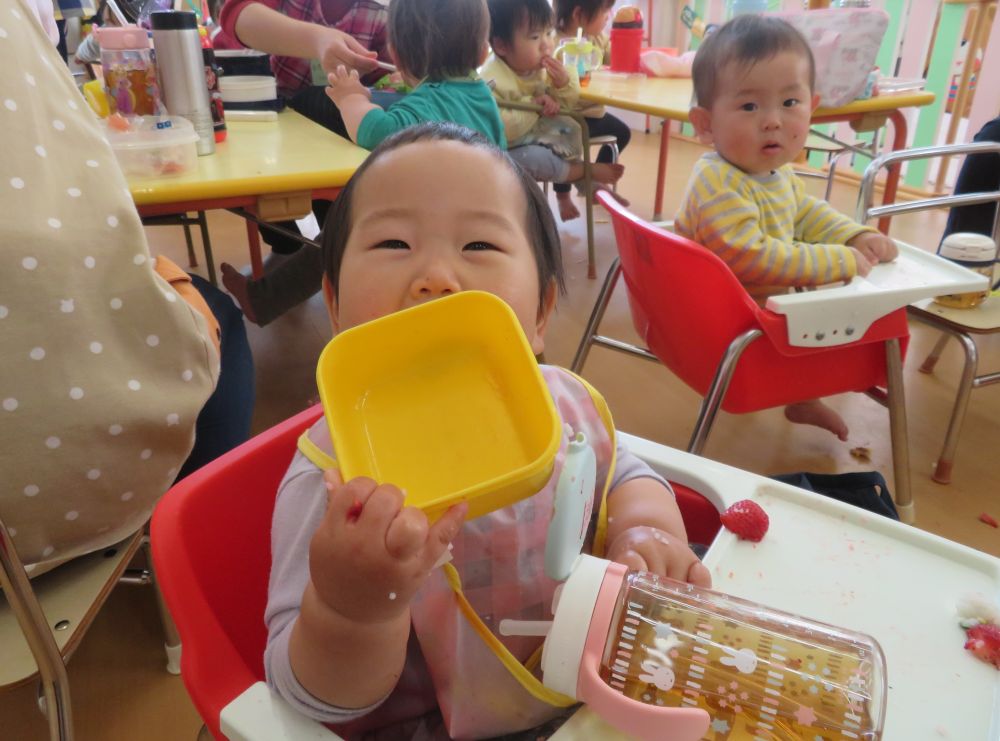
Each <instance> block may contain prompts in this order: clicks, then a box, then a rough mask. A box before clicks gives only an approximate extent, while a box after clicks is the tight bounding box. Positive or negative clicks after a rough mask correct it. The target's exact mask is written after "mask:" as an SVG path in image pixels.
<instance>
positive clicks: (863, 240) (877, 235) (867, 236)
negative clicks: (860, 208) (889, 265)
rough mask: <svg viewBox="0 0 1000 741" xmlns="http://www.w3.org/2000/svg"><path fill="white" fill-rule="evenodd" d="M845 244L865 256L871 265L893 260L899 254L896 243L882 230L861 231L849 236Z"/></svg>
mask: <svg viewBox="0 0 1000 741" xmlns="http://www.w3.org/2000/svg"><path fill="white" fill-rule="evenodd" d="M847 246H848V247H853V248H854V249H856V250H857V251H858V252H860V253H861V254H862V255H864V256H865V257H867V258H868V261H869V262H871V263H872V264H873V265H875V264H878V263H880V262H890V261H891V260H895V259H896V256H897V255H898V254H899V248H898V247H896V243H895V242H894V241H893V240H892V239H890V238H889V237H887V236H885V235H884V234H882V232H861V234H856V235H854V236H853V237H851V238H850V239H849V240H848V241H847Z"/></svg>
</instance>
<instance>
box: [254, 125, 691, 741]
mask: <svg viewBox="0 0 1000 741" xmlns="http://www.w3.org/2000/svg"><path fill="white" fill-rule="evenodd" d="M429 174H432V176H429ZM334 208H335V209H337V214H336V215H335V217H333V218H331V219H330V220H329V221H328V224H329V225H336V228H328V229H327V230H326V232H325V233H324V236H323V250H324V265H325V271H326V275H325V279H324V296H325V298H326V301H327V305H328V308H329V311H330V316H331V320H332V322H333V325H334V328H335V330H340V329H346V328H349V327H352V326H355V325H357V324H360V323H363V322H365V321H368V320H370V319H374V318H377V317H380V316H385V315H387V314H390V313H392V312H395V311H398V310H401V309H403V308H406V307H409V306H412V305H414V304H417V303H420V302H423V301H430V300H433V299H435V298H439V297H441V296H444V295H448V294H450V293H454V292H457V291H462V290H469V289H476V290H484V291H488V292H490V293H493V294H495V295H497V296H499V297H500V298H502V299H504V300H505V301H506V302H507V303H508V304H509V305H510V307H511V308H512V309H513V310H514V313H515V315H516V316H517V317H518V320H519V322H520V324H521V326H522V328H523V330H524V332H525V334H526V336H527V338H528V340H529V343H530V344H531V346H532V348H533V349H534V351H535V352H536V353H540V352H541V351H542V350H543V344H544V336H545V330H546V326H547V323H548V319H549V316H550V314H551V312H552V309H553V307H554V304H555V299H556V293H557V291H558V289H559V287H560V286H561V284H562V266H561V263H560V260H559V254H560V252H559V242H558V236H557V234H556V230H555V226H554V223H553V220H552V216H551V214H550V212H549V210H548V207H547V205H546V203H545V200H544V198H543V197H542V195H541V193H540V191H539V190H538V187H537V186H536V185H535V184H534V182H532V181H531V180H530V179H529V178H528V177H527V176H526V175H525V174H524V173H523V172H522V171H520V170H519V169H518V168H516V167H515V166H514V165H513V164H512V162H511V161H510V160H509V159H508V158H507V156H506V155H505V154H504V153H503V152H502V151H501V150H499V149H497V148H496V147H495V146H493V145H492V144H490V143H488V142H487V141H486V140H485V139H483V138H482V137H481V136H480V135H478V134H475V133H473V132H471V131H469V130H467V129H463V128H461V127H458V126H455V125H453V124H445V123H434V124H425V125H422V126H418V127H414V128H412V129H408V130H406V131H403V132H401V133H399V134H397V135H395V136H393V137H392V138H390V139H388V140H386V142H385V143H384V144H382V145H380V146H379V148H377V149H376V150H375V151H374V152H373V153H372V156H371V157H370V158H369V159H368V160H367V161H366V162H365V164H364V165H363V166H362V167H361V168H359V170H358V172H357V173H356V174H355V176H354V177H353V178H352V180H351V181H350V183H349V184H348V186H347V187H346V188H345V190H344V192H343V193H342V194H341V196H340V198H339V199H338V200H337V203H336V204H335V206H334ZM543 375H544V378H545V380H546V383H547V385H548V387H549V390H550V392H551V393H552V396H553V399H554V401H555V404H556V408H557V410H558V412H559V415H560V417H561V419H562V422H563V423H564V427H565V432H564V435H563V440H562V445H561V447H560V452H559V454H558V456H557V459H556V464H555V467H554V468H555V470H554V471H553V475H552V479H551V480H550V482H549V484H547V485H546V486H545V487H544V488H543V489H542V490H541V491H540V492H539V493H537V494H536V495H534V496H532V497H529V498H527V499H524V500H521V501H520V502H517V503H516V504H514V505H511V506H509V507H505V508H503V509H501V510H497V511H495V512H492V513H490V514H488V515H485V516H482V517H478V518H476V519H474V520H470V521H468V522H463V520H464V516H465V505H464V504H463V505H457V506H456V507H453V508H452V509H450V510H449V511H448V512H447V513H445V514H444V515H443V516H442V517H441V518H440V519H439V520H437V521H436V522H435V523H434V524H433V525H431V524H429V523H428V521H427V518H426V517H425V516H424V514H423V513H422V512H421V511H419V510H417V509H414V508H412V507H404V506H403V505H402V503H403V493H402V492H401V491H400V490H399V489H398V488H397V487H395V486H393V485H392V484H391V483H382V484H376V482H374V481H372V480H370V479H364V478H360V479H354V480H351V481H347V482H343V481H341V479H340V477H339V474H338V473H337V471H336V468H334V467H333V466H334V465H335V462H334V461H333V460H332V458H331V457H330V455H331V453H332V451H331V446H330V442H329V441H330V435H329V431H328V430H327V428H326V423H325V421H322V420H321V421H319V422H317V424H316V425H315V426H314V427H313V428H312V429H311V430H310V431H309V432H308V433H307V434H306V435H305V436H304V439H303V441H301V442H300V451H301V452H300V453H299V454H297V455H296V457H295V459H294V460H293V461H292V464H291V466H290V468H289V470H288V473H287V474H286V476H285V479H284V481H283V482H282V486H281V490H280V491H279V494H278V499H277V503H276V507H275V513H274V520H273V525H272V572H271V581H270V589H269V595H268V606H267V611H266V614H265V620H266V622H267V626H268V644H267V649H266V653H265V668H266V670H267V675H268V681H269V683H270V684H271V686H272V688H274V689H275V690H277V691H278V692H279V693H280V694H282V695H283V696H284V697H285V698H286V699H287V700H289V702H291V703H292V704H293V705H294V706H295V707H297V708H298V709H299V710H301V711H302V712H304V713H307V714H308V715H310V716H311V717H313V718H315V719H317V720H320V721H322V722H326V723H331V724H334V725H335V727H336V729H337V730H338V732H340V733H343V734H347V735H349V736H351V735H355V734H365V737H369V736H370V734H374V735H375V736H376V737H378V736H384V737H386V738H393V739H398V738H410V737H413V736H415V735H419V736H420V737H422V738H437V737H446V736H450V737H460V738H486V737H492V736H497V735H501V734H508V733H514V732H517V731H521V730H527V729H531V728H535V727H538V726H540V725H543V724H545V723H547V722H550V721H552V720H553V719H554V718H558V717H559V716H563V715H565V714H566V713H567V712H568V711H567V709H566V705H567V704H569V703H570V701H569V700H568V699H567V698H564V697H562V696H560V695H556V694H555V693H551V692H546V691H545V690H544V688H541V687H540V685H539V684H538V682H537V679H536V678H535V677H534V676H533V675H532V673H531V669H530V668H529V669H525V668H524V666H523V664H524V662H528V665H529V667H530V666H531V663H532V662H531V661H530V659H531V657H532V655H533V654H536V653H537V651H538V648H539V646H540V644H541V639H540V638H531V637H521V636H517V637H502V636H497V635H496V631H497V627H498V625H499V622H500V620H501V619H504V618H510V619H515V620H516V619H522V620H540V619H546V618H548V617H551V610H552V596H553V592H554V589H555V587H556V582H554V581H553V580H551V579H549V578H548V577H546V576H545V574H544V551H545V536H546V533H547V528H548V523H549V521H550V520H551V518H552V497H553V491H554V488H555V483H556V481H557V480H558V478H559V473H560V471H561V469H562V466H563V464H564V462H565V456H566V450H567V444H568V441H569V439H570V437H572V436H575V435H577V434H578V433H583V434H584V435H585V436H586V438H587V440H588V441H590V443H591V445H592V447H593V450H594V452H595V454H596V456H597V482H598V485H597V487H596V489H597V491H595V492H594V507H593V510H594V513H595V515H594V517H593V518H592V519H591V523H590V532H589V533H588V538H587V542H586V545H585V547H586V548H587V550H589V551H594V550H597V551H600V550H602V543H601V541H602V540H603V541H604V543H606V548H604V549H603V550H604V551H605V553H606V555H607V557H608V558H611V559H613V560H616V561H620V562H622V563H625V564H627V565H629V566H632V567H635V568H643V569H646V570H649V571H653V572H656V573H660V574H665V575H669V576H672V577H675V578H679V579H686V580H688V581H691V582H692V583H696V584H701V585H708V584H709V582H710V577H709V573H708V571H707V569H705V567H704V566H702V565H701V563H700V562H699V561H698V559H697V558H696V557H695V555H694V554H693V553H692V552H691V551H690V549H689V548H688V547H687V541H686V535H685V531H684V525H683V523H682V521H681V517H680V513H679V511H678V508H677V504H676V502H675V500H674V497H673V496H672V493H671V491H670V489H669V486H668V485H667V484H666V482H665V481H663V479H662V478H660V477H659V476H657V475H656V474H655V473H654V472H653V471H652V470H651V469H649V468H648V467H647V466H646V465H645V464H644V463H642V462H641V461H639V460H638V459H637V458H636V457H635V456H633V455H631V454H630V453H628V451H626V450H624V449H623V448H622V447H621V446H620V445H618V444H617V443H616V440H615V436H614V426H613V424H612V422H611V418H610V415H609V414H608V412H607V409H606V407H605V405H604V402H603V400H602V399H601V398H600V396H598V395H597V394H596V392H593V390H592V389H590V387H589V386H588V385H587V384H586V383H585V382H583V381H582V380H581V379H578V378H577V377H575V376H573V375H572V374H570V373H568V372H566V371H563V370H561V369H558V368H551V367H544V368H543ZM415 433H416V434H419V431H415ZM427 465H434V461H428V462H427ZM324 469H325V470H324ZM605 489H607V492H608V493H607V499H606V505H605V503H604V502H603V497H602V494H603V492H604V490H605ZM602 505H605V506H602ZM602 511H603V513H604V514H603V516H601V515H598V513H600V512H602ZM602 523H603V525H605V526H606V531H605V528H604V527H601V525H602ZM449 547H450V549H451V563H450V564H448V565H447V567H446V569H439V568H436V565H437V564H438V562H439V561H440V560H441V559H442V556H444V554H445V552H446V551H447V550H449ZM459 584H461V587H459ZM456 592H458V594H456Z"/></svg>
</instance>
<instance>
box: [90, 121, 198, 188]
mask: <svg viewBox="0 0 1000 741" xmlns="http://www.w3.org/2000/svg"><path fill="white" fill-rule="evenodd" d="M107 136H108V141H109V142H110V144H111V149H112V150H113V151H114V153H115V157H116V158H117V159H118V164H119V165H121V168H122V171H123V172H124V173H125V174H126V175H127V176H131V177H136V178H158V177H169V176H176V175H183V174H184V173H186V172H189V171H190V170H193V169H194V168H195V166H196V164H197V162H198V147H197V144H198V134H197V133H196V132H195V130H194V126H192V125H191V122H190V121H188V120H187V119H184V118H181V117H180V116H170V117H164V118H157V117H152V116H151V117H147V118H134V119H132V120H130V121H129V122H128V128H127V129H124V130H123V129H121V128H116V127H114V126H111V125H109V126H108V127H107Z"/></svg>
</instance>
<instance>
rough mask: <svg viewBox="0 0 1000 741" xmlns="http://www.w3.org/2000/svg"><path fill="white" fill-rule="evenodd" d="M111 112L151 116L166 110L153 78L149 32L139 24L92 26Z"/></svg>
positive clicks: (153, 65)
mask: <svg viewBox="0 0 1000 741" xmlns="http://www.w3.org/2000/svg"><path fill="white" fill-rule="evenodd" d="M94 33H95V35H96V36H97V41H98V43H99V44H100V45H101V69H102V70H103V72H104V89H105V92H106V93H107V96H108V107H109V109H110V111H111V113H121V114H122V115H124V116H133V115H134V116H154V115H159V114H161V113H164V112H165V110H166V109H165V108H163V103H162V101H161V98H160V88H159V85H158V84H157V79H156V63H155V62H154V61H153V50H152V48H151V47H150V45H149V35H148V34H147V33H146V30H145V29H144V28H139V27H138V26H103V27H101V28H98V29H95V31H94Z"/></svg>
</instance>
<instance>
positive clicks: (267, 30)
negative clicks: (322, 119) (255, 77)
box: [221, 0, 376, 72]
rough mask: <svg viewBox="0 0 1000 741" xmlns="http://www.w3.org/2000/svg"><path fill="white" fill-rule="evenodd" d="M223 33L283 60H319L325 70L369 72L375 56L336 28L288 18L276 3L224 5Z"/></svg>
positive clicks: (250, 1)
mask: <svg viewBox="0 0 1000 741" xmlns="http://www.w3.org/2000/svg"><path fill="white" fill-rule="evenodd" d="M221 22H222V27H223V30H224V31H226V32H227V33H229V34H230V35H232V36H233V37H235V38H236V39H238V40H239V42H240V43H241V44H243V45H244V46H246V47H250V48H252V49H259V50H260V51H264V52H267V53H268V54H274V55H276V56H281V57H299V58H302V59H320V60H322V62H323V69H325V70H328V71H332V70H334V69H336V67H337V65H338V64H343V65H344V66H345V67H349V68H352V69H357V70H358V71H360V72H369V71H371V70H373V69H375V66H376V65H375V62H374V58H375V53H374V52H370V51H368V50H367V49H365V47H364V46H363V45H362V44H361V43H360V42H358V41H357V40H355V39H354V38H352V37H351V36H349V35H348V34H346V33H344V32H343V31H338V30H337V29H335V28H327V27H325V26H321V25H318V24H316V23H308V22H306V21H300V20H296V19H294V18H289V17H287V16H285V15H283V14H282V13H280V12H279V11H278V10H277V0H242V1H240V0H237V2H230V3H226V5H225V6H223V11H222V17H221Z"/></svg>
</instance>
